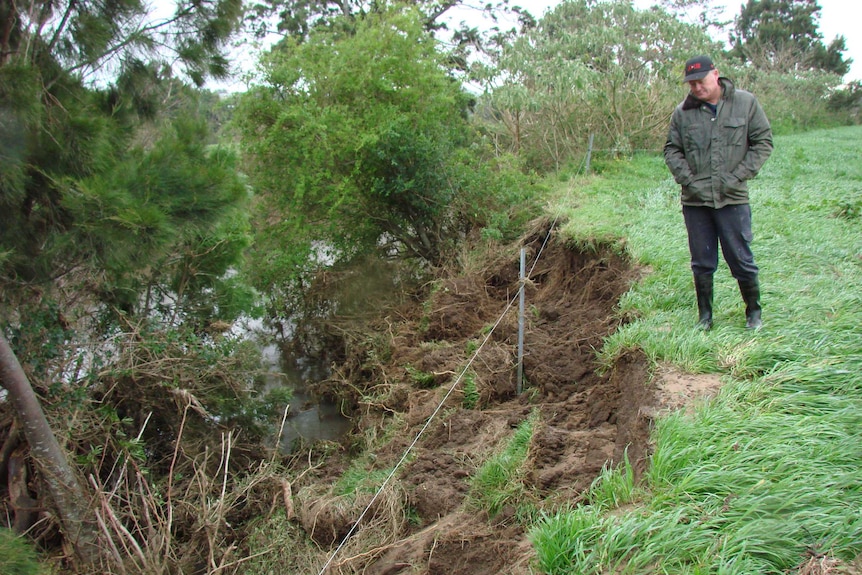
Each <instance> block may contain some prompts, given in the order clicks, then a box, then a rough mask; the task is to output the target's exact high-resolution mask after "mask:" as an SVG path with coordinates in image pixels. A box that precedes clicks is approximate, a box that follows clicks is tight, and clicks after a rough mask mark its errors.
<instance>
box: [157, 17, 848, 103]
mask: <svg viewBox="0 0 862 575" xmlns="http://www.w3.org/2000/svg"><path fill="white" fill-rule="evenodd" d="M560 1H561V0H510V2H511V3H512V4H520V5H522V6H524V7H526V8H527V9H528V10H529V11H530V12H531V13H532V14H533V16H535V17H536V18H540V17H541V16H542V15H543V14H544V13H545V12H546V11H547V10H549V9H551V8H552V7H554V6H556V5H557V4H559V3H560ZM746 1H747V0H713V1H712V3H713V5H714V6H716V7H723V13H722V14H721V15H720V17H721V18H724V19H726V20H732V19H733V18H734V17H735V16H737V15H738V14H739V12H740V10H741V8H742V5H743V4H744V3H745V2H746ZM634 2H635V6H637V7H638V8H640V9H647V8H649V7H650V6H652V5H653V4H655V3H656V2H657V0H634ZM481 3H482V4H484V2H481ZM818 3H819V4H820V8H821V9H820V22H819V24H820V33H821V34H822V35H823V40H824V43H825V44H827V45H828V44H829V43H830V42H831V41H832V40H833V39H835V37H836V36H844V40H845V46H846V47H847V50H846V51H845V52H844V58H845V60H846V59H848V58H852V59H853V63H852V64H851V67H850V72H849V73H848V74H847V75H846V76H845V77H844V80H845V81H848V82H849V81H851V80H859V81H862V31H860V24H862V1H860V0H818ZM155 4H156V5H164V6H169V5H170V6H171V7H172V4H173V2H171V1H170V0H155ZM468 4H476V2H468ZM166 9H169V8H166ZM475 12H476V11H474V12H473V14H471V13H470V12H469V11H467V12H466V13H464V14H460V13H459V14H457V15H455V14H452V17H453V20H455V21H458V20H462V19H467V20H468V21H469V20H470V19H471V16H473V15H475ZM255 57H256V56H255V55H254V53H252V52H250V51H249V49H248V46H245V47H243V48H241V49H239V50H235V51H234V59H235V62H234V64H235V68H240V69H245V70H248V69H249V68H252V67H253V66H254V60H255ZM208 87H210V88H211V89H215V90H219V89H226V90H228V91H236V90H243V89H245V85H244V83H243V81H242V80H241V78H239V77H236V78H234V79H233V80H229V81H226V82H215V83H212V85H209V86H208Z"/></svg>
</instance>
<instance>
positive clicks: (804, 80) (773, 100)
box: [721, 65, 850, 134]
mask: <svg viewBox="0 0 862 575" xmlns="http://www.w3.org/2000/svg"><path fill="white" fill-rule="evenodd" d="M721 72H722V74H723V75H727V76H729V77H730V78H731V79H732V80H733V82H734V84H735V85H736V86H738V87H740V88H742V89H744V90H747V91H749V92H752V93H754V94H755V95H756V96H757V98H758V100H759V101H760V103H761V105H762V106H763V109H764V110H765V111H766V115H767V116H768V117H769V121H770V124H771V125H772V131H773V133H775V134H790V133H794V132H800V131H804V130H812V129H816V128H826V127H834V126H838V125H842V124H848V123H850V121H849V116H850V115H849V114H848V113H847V111H846V110H838V109H836V108H835V107H834V106H832V105H830V101H831V100H830V98H831V97H832V95H833V94H834V93H835V91H836V90H837V89H838V86H839V85H840V80H841V78H840V77H839V76H837V75H835V74H831V73H827V72H822V71H818V70H807V71H806V70H802V71H794V72H792V73H785V72H777V71H768V70H759V69H756V68H752V67H750V66H734V65H731V66H729V67H727V68H722V69H721Z"/></svg>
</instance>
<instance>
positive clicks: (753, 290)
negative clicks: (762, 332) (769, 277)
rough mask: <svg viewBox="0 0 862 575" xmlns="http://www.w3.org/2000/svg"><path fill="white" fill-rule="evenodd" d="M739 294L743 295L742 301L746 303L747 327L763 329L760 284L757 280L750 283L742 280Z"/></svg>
mask: <svg viewBox="0 0 862 575" xmlns="http://www.w3.org/2000/svg"><path fill="white" fill-rule="evenodd" d="M739 293H740V294H742V301H744V302H745V327H746V328H747V329H754V330H758V329H760V328H761V327H763V321H762V320H761V318H760V314H761V307H760V283H759V282H758V281H757V279H756V278H755V279H753V280H750V281H742V280H740V281H739Z"/></svg>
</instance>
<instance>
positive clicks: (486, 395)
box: [296, 226, 719, 575]
mask: <svg viewBox="0 0 862 575" xmlns="http://www.w3.org/2000/svg"><path fill="white" fill-rule="evenodd" d="M547 232H548V226H541V227H538V228H537V229H536V232H535V233H533V234H532V235H531V236H530V237H527V238H525V240H524V242H523V244H522V245H526V246H527V248H528V251H527V262H528V264H527V267H528V271H529V270H530V268H531V267H532V266H533V263H532V262H534V261H536V259H537V256H538V263H537V264H535V267H533V268H532V272H531V273H530V280H529V282H528V283H527V284H526V290H525V293H526V310H527V313H526V314H525V315H526V330H525V338H524V364H523V370H524V378H525V379H524V383H523V386H522V392H521V393H520V394H518V393H517V381H516V379H517V365H516V363H517V361H516V360H517V334H518V302H517V297H516V296H517V290H518V285H519V279H518V278H519V256H518V252H517V249H515V250H512V254H511V255H508V254H507V255H501V256H499V257H498V260H497V261H495V262H493V263H492V264H490V265H488V266H486V267H485V269H483V270H481V271H476V272H473V273H470V274H464V275H462V276H460V277H455V278H450V279H448V280H446V281H444V282H442V284H440V285H439V286H438V288H437V289H436V290H434V291H433V293H432V296H431V299H430V305H429V304H426V305H425V306H424V308H423V310H424V311H423V312H422V313H421V314H419V313H417V314H415V315H414V316H413V317H410V316H401V319H399V320H397V321H396V320H392V319H390V321H388V322H387V323H386V326H387V327H386V332H387V337H388V338H389V339H390V344H391V358H390V359H389V360H388V361H387V362H386V365H385V367H383V368H381V369H380V370H378V372H377V377H378V378H380V377H383V378H384V380H385V385H381V387H385V389H386V392H385V393H383V394H381V395H379V396H376V397H375V398H374V399H366V400H365V401H364V403H362V402H360V403H361V406H360V409H359V415H358V418H357V421H358V425H357V434H359V435H362V434H364V435H366V436H367V435H369V434H372V433H373V432H374V430H380V429H383V428H384V426H385V425H386V424H387V423H388V424H389V425H390V426H391V425H394V423H393V422H398V423H397V426H396V427H397V432H396V433H391V434H390V435H391V437H390V439H388V440H386V441H381V442H378V443H377V444H376V447H375V452H374V455H373V458H374V461H375V466H376V467H377V468H379V469H391V468H393V467H394V466H395V465H396V464H399V462H401V464H400V465H401V468H400V471H399V472H398V474H397V481H394V482H393V484H392V487H390V488H387V490H386V491H385V494H384V495H383V496H382V497H379V498H378V499H377V500H376V502H375V503H374V504H373V505H372V506H371V507H370V508H369V509H370V511H369V512H368V513H367V515H366V516H365V517H364V518H363V520H362V521H363V522H364V523H366V524H367V525H368V527H367V528H366V527H363V524H362V523H360V524H358V525H357V524H355V522H356V520H357V517H359V515H360V513H362V511H363V509H365V507H366V506H367V505H368V503H369V502H370V500H371V495H370V494H369V496H368V497H358V498H357V499H356V502H355V504H354V506H353V507H352V508H351V507H349V506H348V507H347V508H346V509H343V508H341V509H339V511H337V512H336V511H333V509H334V508H336V507H338V506H337V505H336V503H337V502H336V499H334V498H328V496H327V494H326V493H325V491H324V488H323V486H324V485H331V484H332V483H333V482H334V481H335V480H336V479H337V474H338V473H340V472H343V470H344V468H345V466H346V465H347V464H346V463H342V464H341V466H340V467H339V466H338V465H335V464H332V465H330V466H328V467H325V468H323V469H321V470H318V472H317V473H316V481H315V484H314V485H310V486H306V487H305V488H304V489H302V490H300V492H299V493H298V495H297V497H296V499H297V502H298V512H297V516H298V519H299V521H300V522H301V524H302V526H303V527H304V529H305V531H306V532H307V533H309V534H310V535H311V537H312V538H313V539H314V540H315V541H316V542H317V544H318V545H320V546H321V548H322V549H328V550H329V552H330V553H331V552H332V551H333V550H335V549H336V547H337V545H338V543H339V541H341V540H342V538H343V537H344V536H345V535H346V534H348V533H351V537H352V538H353V539H355V540H356V541H355V542H353V541H351V544H350V545H344V546H343V549H341V550H339V551H338V552H337V553H336V556H335V558H334V560H333V561H332V566H331V567H330V570H329V572H332V573H365V574H367V575H394V574H396V573H404V574H406V573H410V574H427V575H438V574H439V575H442V574H447V575H483V574H489V575H490V574H512V575H516V574H527V573H538V572H539V570H538V568H537V566H536V564H535V556H534V552H533V550H532V547H531V544H530V541H529V539H528V534H527V533H526V532H525V530H524V527H523V525H522V522H521V521H519V520H518V517H517V516H516V511H515V509H514V507H513V506H504V507H503V509H502V511H500V512H499V513H497V514H496V515H495V516H493V517H491V516H489V515H488V513H487V512H485V511H482V510H481V509H480V508H479V507H477V506H476V505H475V504H471V500H470V498H469V497H468V495H469V490H470V479H471V477H473V475H474V474H475V473H476V471H477V469H478V468H479V467H480V466H481V465H482V463H483V462H484V461H486V460H487V459H488V457H489V456H490V455H492V454H493V453H494V452H495V451H498V450H499V449H500V448H501V447H502V446H503V445H505V444H506V442H507V441H508V440H509V439H510V438H511V437H512V434H513V432H514V429H515V427H516V426H518V424H520V423H521V422H523V421H524V420H526V419H527V418H529V417H530V416H531V414H533V413H537V414H538V419H537V424H536V425H535V427H534V430H535V431H534V436H533V439H532V443H531V445H530V448H529V454H528V461H527V465H526V473H525V475H524V476H523V482H524V484H525V486H526V488H527V494H528V495H527V497H528V498H529V500H530V502H532V503H534V504H535V506H536V507H539V508H543V509H550V510H553V509H555V508H557V507H558V506H560V505H563V504H567V503H575V502H577V501H578V500H579V499H580V498H581V497H582V493H583V492H584V491H585V490H586V489H587V488H588V487H589V486H590V484H591V483H592V482H593V481H594V479H595V478H596V477H597V475H598V474H599V473H600V472H601V470H602V468H603V467H604V466H607V465H614V464H616V463H618V462H620V461H621V460H622V458H623V457H624V454H625V453H627V455H628V457H629V460H630V461H631V462H632V463H633V464H634V467H635V469H636V470H637V472H638V473H640V472H642V471H643V470H644V468H645V466H646V461H647V457H648V455H649V451H650V445H649V431H650V425H651V421H652V418H654V416H655V415H656V414H657V413H660V412H661V411H662V410H665V409H677V408H680V407H682V406H684V405H686V403H688V402H689V401H690V400H691V399H692V398H693V397H697V396H702V395H704V394H709V393H712V392H714V391H715V390H716V389H717V388H718V385H719V381H718V379H717V377H714V376H708V377H701V376H697V377H695V376H689V375H686V374H681V373H678V372H674V371H673V370H671V369H669V368H664V367H662V366H658V368H654V367H653V366H650V365H649V363H648V361H647V360H646V358H645V357H643V355H642V354H641V353H640V352H639V351H637V350H632V351H629V352H627V353H625V354H623V355H622V356H621V357H618V358H617V359H616V361H615V362H614V363H613V365H612V366H610V367H608V368H606V369H602V370H600V369H598V368H599V365H598V364H597V361H596V352H597V350H598V349H599V348H600V347H601V346H602V342H603V339H604V338H605V337H606V336H608V335H609V334H611V333H612V332H613V331H614V330H615V329H617V327H618V326H619V325H620V323H621V321H624V320H623V319H622V318H620V317H619V315H618V314H617V313H616V304H617V302H618V300H619V298H620V296H621V295H622V294H623V293H625V292H626V291H627V290H628V289H629V288H630V286H631V284H632V282H633V281H635V280H636V279H637V278H638V276H639V274H640V273H642V272H641V271H639V270H637V269H635V268H634V267H632V266H631V265H630V264H629V263H628V262H626V261H625V260H623V259H622V258H620V257H619V256H617V255H616V254H614V253H613V251H612V250H610V249H601V248H599V249H597V250H594V251H590V252H583V251H579V250H576V249H571V248H570V247H567V246H566V245H564V244H562V243H561V242H559V241H555V240H554V239H553V237H551V240H550V241H546V238H547V237H548V234H547ZM506 310H508V311H506ZM501 318H502V319H501ZM492 327H493V329H491V328H492ZM488 333H490V336H488V335H487V334H488ZM476 348H478V352H475V353H474V352H473V350H474V349H476ZM473 353H474V355H473V356H471V354H473ZM468 364H469V365H468ZM465 367H466V371H465ZM416 373H423V374H434V381H433V382H427V381H426V382H425V385H424V386H420V385H418V384H417V382H416V381H415V380H416V378H415V374H416ZM465 373H470V374H471V375H470V377H473V380H474V381H475V384H476V390H477V391H478V399H477V405H476V406H475V407H469V408H467V407H465V405H464V399H465V397H464V377H466V376H464V375H463V374H465ZM417 438H418V439H417ZM408 450H409V456H408V457H406V458H404V459H403V460H402V458H403V457H404V454H405V453H407V452H408ZM402 508H403V509H410V510H412V511H411V516H410V519H409V520H408V519H407V518H406V517H402V518H399V517H397V515H398V514H397V513H395V514H394V515H393V512H392V510H393V509H402ZM384 516H386V518H384ZM393 517H394V518H393ZM351 527H353V529H354V530H353V532H351ZM371 531H376V533H375V534H374V536H371V535H370V532H371ZM374 537H376V538H377V539H376V540H374V541H372V539H374ZM363 538H365V539H366V541H365V542H363V541H362V539H363Z"/></svg>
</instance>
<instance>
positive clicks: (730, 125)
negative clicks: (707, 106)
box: [721, 118, 748, 146]
mask: <svg viewBox="0 0 862 575" xmlns="http://www.w3.org/2000/svg"><path fill="white" fill-rule="evenodd" d="M747 126H748V122H746V120H745V118H728V119H727V120H725V121H724V124H723V125H722V127H721V128H722V131H723V132H724V142H725V143H726V144H727V145H728V146H742V145H745V143H746V141H747V140H748V129H747Z"/></svg>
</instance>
